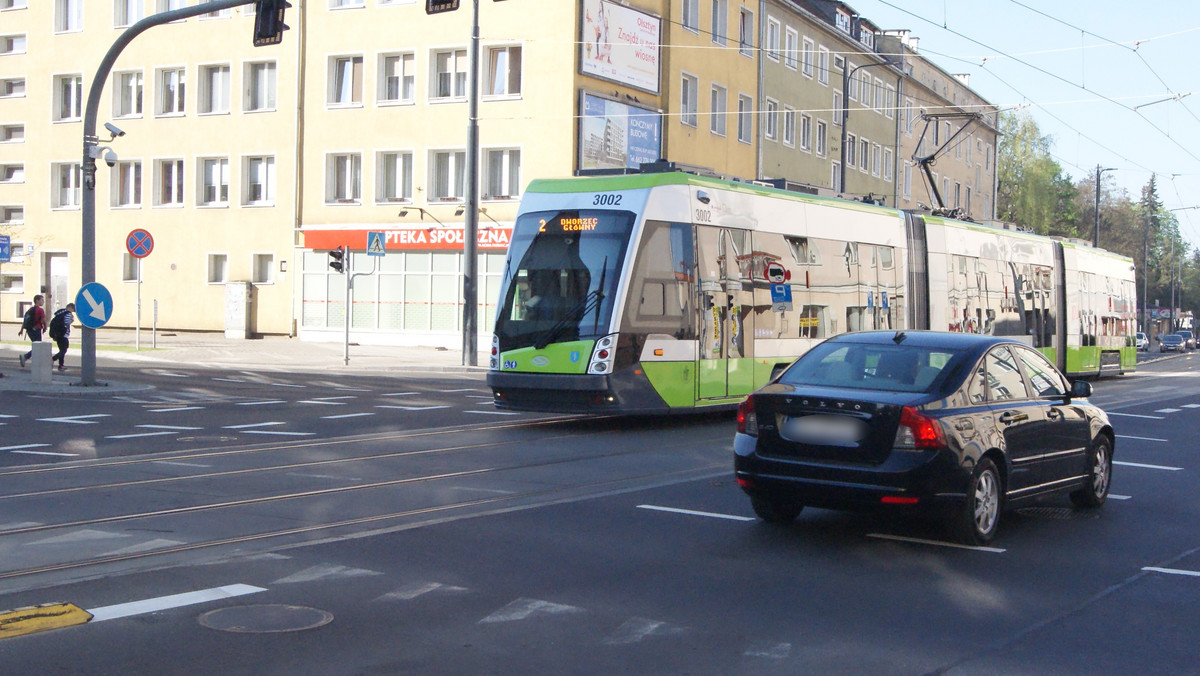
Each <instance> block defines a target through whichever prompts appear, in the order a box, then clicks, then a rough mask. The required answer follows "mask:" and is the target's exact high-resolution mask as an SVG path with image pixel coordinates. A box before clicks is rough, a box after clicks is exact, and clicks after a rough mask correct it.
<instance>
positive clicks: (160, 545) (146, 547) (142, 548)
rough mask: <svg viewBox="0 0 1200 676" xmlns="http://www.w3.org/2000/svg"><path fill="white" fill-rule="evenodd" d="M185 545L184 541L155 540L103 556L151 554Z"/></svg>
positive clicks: (116, 550)
mask: <svg viewBox="0 0 1200 676" xmlns="http://www.w3.org/2000/svg"><path fill="white" fill-rule="evenodd" d="M181 544H183V541H182V540H167V539H165V538H154V539H153V540H147V541H145V542H139V543H138V544H136V545H130V546H128V547H125V548H123V549H115V550H113V551H111V552H104V553H103V554H101V556H123V555H125V554H140V553H142V552H149V551H153V550H155V549H167V548H169V547H176V546H178V545H181Z"/></svg>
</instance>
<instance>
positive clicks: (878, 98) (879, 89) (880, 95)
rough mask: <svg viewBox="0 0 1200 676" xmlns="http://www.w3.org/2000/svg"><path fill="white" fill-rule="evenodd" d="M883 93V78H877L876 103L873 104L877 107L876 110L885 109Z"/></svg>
mask: <svg viewBox="0 0 1200 676" xmlns="http://www.w3.org/2000/svg"><path fill="white" fill-rule="evenodd" d="M883 94H884V89H883V80H880V79H879V78H875V105H874V106H872V107H873V108H875V110H878V111H882V110H883V108H884V106H883ZM888 117H891V115H888Z"/></svg>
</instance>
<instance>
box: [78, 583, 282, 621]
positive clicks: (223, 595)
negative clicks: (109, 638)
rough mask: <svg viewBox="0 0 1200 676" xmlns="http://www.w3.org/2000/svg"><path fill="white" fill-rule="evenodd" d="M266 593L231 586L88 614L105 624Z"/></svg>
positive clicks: (135, 603) (105, 607)
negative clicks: (108, 621)
mask: <svg viewBox="0 0 1200 676" xmlns="http://www.w3.org/2000/svg"><path fill="white" fill-rule="evenodd" d="M264 591H267V590H266V589H264V588H262V587H254V586H252V585H248V584H231V585H226V586H224V587H213V588H212V589H201V590H200V591H194V592H187V593H184V594H172V595H171V596H160V597H158V598H153V599H145V600H142V601H131V602H129V603H118V604H117V605H115V606H103V607H100V608H91V609H89V610H88V612H89V613H91V614H92V622H103V621H105V620H115V619H118V618H121V617H130V616H132V615H144V614H146V613H155V612H158V611H160V610H170V609H171V608H181V607H183V606H194V605H196V604H198V603H208V602H209V601H220V600H221V599H230V598H233V597H235V596H246V595H247V594H257V593H258V592H264Z"/></svg>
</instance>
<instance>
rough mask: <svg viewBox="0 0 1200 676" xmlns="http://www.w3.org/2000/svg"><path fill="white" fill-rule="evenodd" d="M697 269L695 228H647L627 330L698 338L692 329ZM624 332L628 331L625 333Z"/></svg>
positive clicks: (652, 224) (662, 225)
mask: <svg viewBox="0 0 1200 676" xmlns="http://www.w3.org/2000/svg"><path fill="white" fill-rule="evenodd" d="M694 268H695V254H694V252H693V244H692V231H691V226H690V225H686V224H680V223H655V222H650V223H647V224H646V228H645V231H644V233H643V235H642V242H641V245H640V246H639V247H638V253H637V260H636V262H635V264H634V269H633V276H632V278H631V284H630V289H631V290H632V292H633V294H632V298H631V299H630V300H631V301H633V302H630V303H628V305H627V307H626V311H625V320H624V322H623V326H624V327H626V328H629V329H632V330H634V331H640V332H645V333H656V334H660V335H671V336H674V337H676V338H680V339H688V338H691V337H694V336H693V335H692V333H693V332H692V330H691V328H690V327H688V326H685V323H690V317H691V312H692V309H691V305H692V295H693V290H692V281H693V275H694ZM623 330H624V329H623Z"/></svg>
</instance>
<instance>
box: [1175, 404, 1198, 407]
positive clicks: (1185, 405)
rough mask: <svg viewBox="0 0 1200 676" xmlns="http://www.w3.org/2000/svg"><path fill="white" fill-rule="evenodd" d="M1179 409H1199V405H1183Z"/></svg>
mask: <svg viewBox="0 0 1200 676" xmlns="http://www.w3.org/2000/svg"><path fill="white" fill-rule="evenodd" d="M1180 408H1200V404H1184V405H1183V406H1180Z"/></svg>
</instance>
